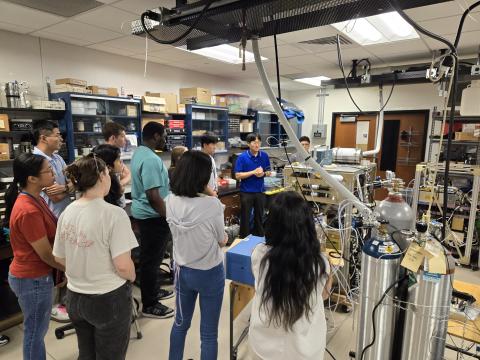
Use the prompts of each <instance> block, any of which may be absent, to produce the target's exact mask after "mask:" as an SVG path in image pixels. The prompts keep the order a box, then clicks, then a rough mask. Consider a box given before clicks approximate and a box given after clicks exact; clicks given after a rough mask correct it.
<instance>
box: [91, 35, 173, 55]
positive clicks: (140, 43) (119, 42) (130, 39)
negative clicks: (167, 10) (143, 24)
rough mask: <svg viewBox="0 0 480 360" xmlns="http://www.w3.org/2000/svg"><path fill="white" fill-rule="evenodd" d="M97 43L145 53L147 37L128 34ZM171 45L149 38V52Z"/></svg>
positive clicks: (134, 52) (168, 47)
mask: <svg viewBox="0 0 480 360" xmlns="http://www.w3.org/2000/svg"><path fill="white" fill-rule="evenodd" d="M97 45H99V46H100V45H105V46H106V47H110V48H117V49H122V50H125V51H128V52H131V53H132V54H145V45H146V44H145V38H141V37H139V36H134V35H128V36H123V37H120V38H117V39H114V40H108V41H104V42H101V43H98V44H97ZM171 48H172V47H171V46H170V45H161V44H158V43H156V42H154V41H152V40H148V51H149V53H151V52H153V51H160V50H162V49H163V50H165V49H171Z"/></svg>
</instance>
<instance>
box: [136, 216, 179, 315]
mask: <svg viewBox="0 0 480 360" xmlns="http://www.w3.org/2000/svg"><path fill="white" fill-rule="evenodd" d="M137 221H138V226H139V228H140V290H141V293H142V304H143V308H147V307H149V306H153V305H155V304H156V303H157V294H158V288H157V277H158V268H159V267H160V264H161V263H162V260H163V256H164V255H165V250H166V248H167V243H168V241H169V239H170V238H171V234H170V228H169V227H168V223H167V220H166V219H165V218H164V217H158V218H151V219H143V220H137Z"/></svg>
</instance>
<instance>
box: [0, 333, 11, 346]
mask: <svg viewBox="0 0 480 360" xmlns="http://www.w3.org/2000/svg"><path fill="white" fill-rule="evenodd" d="M9 342H10V339H9V338H8V336H6V335H0V346H3V345H7V344H8V343H9Z"/></svg>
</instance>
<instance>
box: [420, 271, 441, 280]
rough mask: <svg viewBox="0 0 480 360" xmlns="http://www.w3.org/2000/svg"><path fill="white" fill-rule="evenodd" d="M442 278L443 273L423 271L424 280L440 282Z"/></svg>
mask: <svg viewBox="0 0 480 360" xmlns="http://www.w3.org/2000/svg"><path fill="white" fill-rule="evenodd" d="M441 278H442V275H440V274H434V273H430V272H424V273H423V280H424V281H429V282H434V283H438V282H440V279H441Z"/></svg>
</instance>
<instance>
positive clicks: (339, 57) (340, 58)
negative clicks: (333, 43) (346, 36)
mask: <svg viewBox="0 0 480 360" xmlns="http://www.w3.org/2000/svg"><path fill="white" fill-rule="evenodd" d="M337 57H338V66H339V67H340V71H341V72H342V76H343V81H344V82H345V87H346V88H347V93H348V96H349V97H350V100H352V102H353V104H354V105H355V107H356V108H357V109H358V111H360V112H361V113H362V114H364V111H363V110H362V109H360V107H359V106H358V105H357V103H356V102H355V100H354V99H353V96H352V94H351V93H350V87H349V86H348V81H347V77H346V76H345V70H344V69H343V61H342V51H341V50H340V35H339V34H337Z"/></svg>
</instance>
